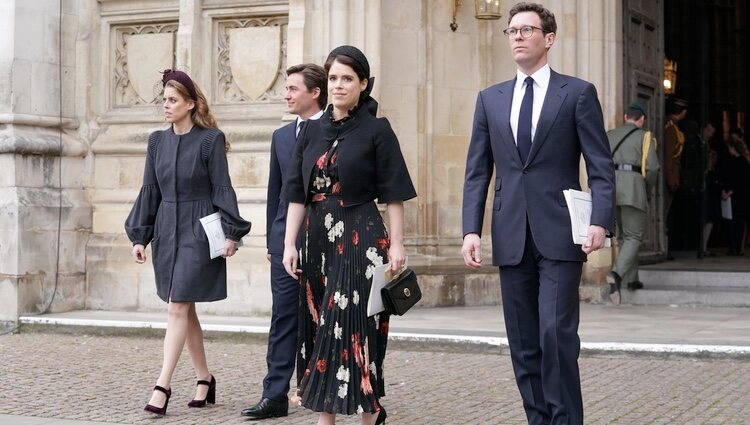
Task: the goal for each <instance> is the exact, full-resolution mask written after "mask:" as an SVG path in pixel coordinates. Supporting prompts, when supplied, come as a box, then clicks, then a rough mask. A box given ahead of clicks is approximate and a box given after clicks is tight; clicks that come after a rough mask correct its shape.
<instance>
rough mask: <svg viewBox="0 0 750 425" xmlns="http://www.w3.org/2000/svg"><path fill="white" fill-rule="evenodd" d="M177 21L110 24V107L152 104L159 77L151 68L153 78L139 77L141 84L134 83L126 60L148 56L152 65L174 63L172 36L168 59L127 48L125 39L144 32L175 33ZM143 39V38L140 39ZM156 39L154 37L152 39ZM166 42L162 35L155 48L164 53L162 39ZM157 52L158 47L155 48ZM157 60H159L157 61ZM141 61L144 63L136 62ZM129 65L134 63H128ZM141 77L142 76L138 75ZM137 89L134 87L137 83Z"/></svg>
mask: <svg viewBox="0 0 750 425" xmlns="http://www.w3.org/2000/svg"><path fill="white" fill-rule="evenodd" d="M177 26H178V23H177V22H161V23H146V24H138V25H114V26H112V30H111V31H112V38H113V45H112V50H113V67H112V79H111V80H110V81H111V83H112V84H111V86H110V87H111V99H112V100H111V105H110V106H111V107H112V108H122V107H132V106H143V105H148V104H153V102H154V101H155V97H156V96H155V94H154V85H155V84H157V83H159V81H160V80H159V77H158V74H157V73H156V72H154V78H153V82H152V83H151V84H146V83H145V82H143V81H139V82H140V84H135V85H134V84H133V81H131V75H130V73H129V64H128V62H129V61H131V60H133V59H134V58H145V60H151V61H153V62H154V64H153V65H154V68H155V70H154V71H156V69H158V68H162V69H163V68H168V67H171V66H172V65H173V64H174V62H175V61H174V40H172V41H171V46H172V47H171V49H172V52H171V56H170V57H169V58H168V60H166V61H165V60H164V58H157V57H153V58H148V55H149V53H150V52H147V51H144V50H143V49H142V48H141V49H139V50H140V51H139V52H134V51H130V52H129V51H128V47H129V46H128V40H129V39H130V38H131V37H133V36H139V35H145V34H174V33H175V32H176V31H177ZM139 41H142V40H139ZM154 41H156V40H154ZM165 41H166V42H168V40H165V39H164V38H161V43H159V44H160V45H161V47H162V48H160V49H158V52H160V53H161V55H162V56H163V55H164V52H163V50H164V47H165V46H166V45H165V43H164V42H165ZM138 45H139V46H141V47H142V46H143V43H138ZM154 52H157V50H154ZM157 62H158V63H157ZM139 65H143V64H139ZM131 66H135V65H133V64H131ZM141 79H142V78H141ZM135 86H139V87H138V91H136V87H135Z"/></svg>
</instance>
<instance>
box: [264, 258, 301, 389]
mask: <svg viewBox="0 0 750 425" xmlns="http://www.w3.org/2000/svg"><path fill="white" fill-rule="evenodd" d="M281 260H282V256H281V255H276V254H272V255H271V294H272V297H273V298H272V303H273V304H272V307H271V328H270V330H269V331H268V352H267V354H266V364H267V365H268V373H267V374H266V377H265V378H263V398H268V399H271V400H274V401H281V402H284V401H286V400H287V393H289V380H290V379H291V378H292V374H293V373H294V361H295V360H296V358H297V312H298V311H299V283H298V282H297V281H296V280H295V279H293V278H292V277H291V276H289V274H287V272H286V270H285V269H284V265H283V264H282V263H281Z"/></svg>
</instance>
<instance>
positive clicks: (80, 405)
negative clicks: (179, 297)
mask: <svg viewBox="0 0 750 425" xmlns="http://www.w3.org/2000/svg"><path fill="white" fill-rule="evenodd" d="M161 343H162V341H161V339H160V338H158V337H154V336H149V335H131V336H100V335H92V334H73V335H71V334H56V333H21V334H15V335H4V336H0V359H2V368H1V369H0V372H1V373H0V388H2V391H0V414H6V415H23V416H37V417H45V418H64V419H74V420H90V421H102V422H114V423H122V424H159V425H166V424H197V423H202V424H245V423H247V421H245V420H244V419H242V418H241V417H240V415H239V412H240V410H242V409H243V408H244V407H247V406H249V405H250V404H253V403H254V402H256V401H257V400H258V399H259V397H260V391H261V380H262V379H263V376H264V374H265V371H266V366H265V360H264V359H265V342H264V340H263V339H262V338H258V337H242V336H221V337H210V338H208V340H207V343H206V350H207V353H208V356H209V365H210V367H211V370H212V372H213V374H214V375H215V376H216V378H217V380H218V390H217V401H218V404H216V405H215V406H212V407H209V408H205V409H188V407H187V406H186V402H187V401H188V400H190V399H191V398H192V396H193V394H194V391H195V383H194V380H195V378H194V377H193V376H192V374H191V370H192V368H191V366H190V360H189V357H188V355H187V351H185V353H184V354H183V356H182V357H181V359H180V363H179V365H178V368H177V372H176V374H175V379H174V382H173V383H172V389H173V396H172V401H171V403H170V405H169V410H168V414H167V416H166V417H163V418H158V417H153V416H151V415H148V414H146V413H145V412H143V411H142V409H143V406H144V404H145V403H146V402H147V401H148V398H149V395H150V392H151V388H152V387H153V385H154V381H155V379H156V376H157V374H158V371H159V365H160V362H161V350H162V347H161ZM455 348H456V347H453V349H445V348H444V347H436V346H423V347H419V346H417V345H415V344H411V345H410V344H392V345H391V347H389V353H388V356H387V357H386V364H385V366H386V385H387V388H386V392H387V397H385V398H384V399H383V404H384V406H386V407H387V409H388V423H389V424H409V425H419V424H431V425H432V424H439V425H442V424H502V425H506V424H507V425H512V424H524V423H525V421H524V418H525V417H524V413H523V409H522V407H521V401H520V397H519V395H518V390H517V389H516V386H515V383H514V381H513V375H512V371H511V365H510V358H509V357H508V355H507V353H500V352H496V353H492V352H488V351H487V350H477V349H472V348H470V347H467V348H466V349H461V348H460V347H459V349H455ZM581 378H582V385H583V392H584V394H583V396H584V404H585V409H586V423H587V424H634V425H646V424H732V425H736V424H748V423H750V419H748V418H750V360H748V359H747V358H735V359H733V358H718V359H717V358H696V357H691V358H686V357H675V356H614V355H610V356H604V355H587V356H584V357H582V358H581ZM0 419H1V418H0ZM316 419H317V416H316V415H315V414H314V413H311V412H309V411H306V410H304V409H302V408H298V407H294V408H292V409H291V410H290V415H289V416H288V417H286V418H282V419H277V420H266V421H262V422H260V423H263V424H273V425H275V424H314V423H315V422H316ZM11 421H12V420H11ZM5 422H6V423H7V417H6V420H5ZM338 423H340V424H356V423H359V421H358V418H357V417H354V416H352V417H343V416H342V417H340V420H339V422H338Z"/></svg>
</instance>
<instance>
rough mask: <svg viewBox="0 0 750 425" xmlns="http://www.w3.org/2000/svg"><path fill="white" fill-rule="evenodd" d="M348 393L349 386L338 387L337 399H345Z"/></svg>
mask: <svg viewBox="0 0 750 425" xmlns="http://www.w3.org/2000/svg"><path fill="white" fill-rule="evenodd" d="M348 392H349V384H341V385H339V398H346V394H347V393H348Z"/></svg>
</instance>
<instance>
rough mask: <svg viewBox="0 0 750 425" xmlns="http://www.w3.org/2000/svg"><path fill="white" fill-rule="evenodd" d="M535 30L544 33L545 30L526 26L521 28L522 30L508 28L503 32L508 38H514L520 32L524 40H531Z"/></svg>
mask: <svg viewBox="0 0 750 425" xmlns="http://www.w3.org/2000/svg"><path fill="white" fill-rule="evenodd" d="M534 30H539V31H541V32H544V30H543V29H541V28H539V27H535V26H532V25H525V26H523V27H521V28H520V29H519V28H513V27H511V28H506V29H504V30H503V34H505V35H507V36H508V38H513V37H515V36H516V35H518V33H519V32H520V33H521V37H523V38H529V37H531V36H532V35H534Z"/></svg>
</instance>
